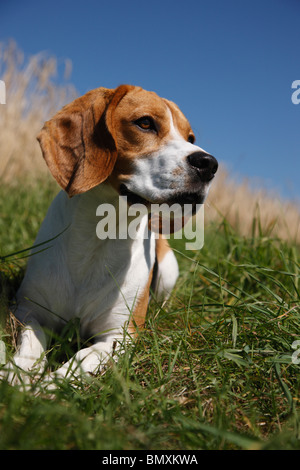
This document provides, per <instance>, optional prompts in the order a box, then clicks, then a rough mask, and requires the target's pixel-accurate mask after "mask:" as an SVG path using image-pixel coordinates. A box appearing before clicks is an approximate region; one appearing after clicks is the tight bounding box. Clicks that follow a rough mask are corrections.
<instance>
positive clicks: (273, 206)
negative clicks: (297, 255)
mask: <svg viewBox="0 0 300 470" xmlns="http://www.w3.org/2000/svg"><path fill="white" fill-rule="evenodd" d="M205 216H206V220H216V221H222V220H223V219H226V220H227V222H229V223H230V224H231V225H232V226H233V227H234V228H235V229H237V230H238V232H239V233H241V234H242V235H250V236H251V235H252V234H253V235H264V236H273V237H278V238H280V239H282V240H288V241H291V242H294V243H297V244H299V243H300V210H299V205H297V203H295V202H292V201H285V200H283V199H281V198H280V197H279V196H278V194H276V193H274V194H273V193H271V192H270V191H269V192H267V191H266V190H264V189H263V188H262V189H260V190H254V189H252V188H251V186H250V184H249V182H248V181H241V182H240V183H239V184H238V183H237V182H236V181H234V180H233V179H231V178H230V177H229V176H228V174H227V172H226V170H225V169H224V168H222V167H221V169H220V172H219V173H218V175H217V177H216V181H215V182H214V184H213V186H212V188H211V191H210V194H209V197H208V200H207V209H206V211H205Z"/></svg>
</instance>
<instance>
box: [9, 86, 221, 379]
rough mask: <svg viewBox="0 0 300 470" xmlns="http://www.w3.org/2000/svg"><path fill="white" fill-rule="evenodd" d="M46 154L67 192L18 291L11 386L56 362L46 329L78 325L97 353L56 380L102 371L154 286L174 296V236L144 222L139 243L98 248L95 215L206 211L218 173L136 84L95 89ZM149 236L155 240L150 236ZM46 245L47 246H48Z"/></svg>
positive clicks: (69, 110) (189, 134)
mask: <svg viewBox="0 0 300 470" xmlns="http://www.w3.org/2000/svg"><path fill="white" fill-rule="evenodd" d="M38 141H39V143H40V146H41V150H42V154H43V157H44V159H45V161H46V164H47V165H48V167H49V170H50V172H51V173H52V175H53V177H54V178H55V179H56V181H57V182H58V184H59V185H60V186H61V188H62V190H61V191H60V192H59V193H58V195H57V196H56V198H55V199H54V201H53V202H52V204H51V206H50V208H49V210H48V212H47V215H46V217H45V219H44V221H43V223H42V225H41V228H40V231H39V233H38V235H37V238H36V242H35V245H36V246H40V244H43V243H45V246H44V245H42V247H41V249H40V252H39V253H37V254H33V255H32V256H31V257H30V258H29V262H28V265H27V269H26V273H25V276H24V279H23V281H22V284H21V286H20V288H19V290H18V293H17V299H16V300H17V303H16V305H17V307H16V311H15V316H16V318H17V319H18V320H19V321H20V322H21V323H22V325H24V328H23V330H22V332H21V334H20V337H19V342H18V347H17V351H16V353H15V355H14V358H13V367H8V368H7V370H8V376H9V380H10V381H11V382H13V381H14V380H15V378H16V375H17V374H16V373H15V371H16V368H17V369H18V370H19V371H21V372H25V373H26V372H30V371H34V370H36V371H37V370H38V368H41V367H42V366H44V365H45V364H46V363H45V361H46V359H45V357H44V356H45V351H46V350H47V335H46V333H45V330H48V331H49V330H50V331H55V332H60V331H61V330H62V328H63V327H64V326H65V324H66V323H67V322H68V321H70V320H71V319H73V318H74V317H77V318H79V319H80V335H81V337H82V338H92V339H93V344H92V345H90V346H88V347H85V348H82V349H80V350H79V351H78V352H77V353H76V354H75V355H74V357H73V358H71V360H69V361H67V362H66V363H65V364H63V365H61V367H59V368H58V369H57V371H56V372H55V376H56V377H69V376H70V377H71V376H74V375H75V376H76V375H78V374H83V375H84V374H95V373H97V372H99V371H100V370H101V367H102V366H103V364H105V363H106V362H107V360H108V358H109V357H110V356H111V355H112V353H113V351H114V348H115V346H116V344H118V343H121V339H122V337H123V334H124V328H125V330H126V331H127V332H128V334H129V335H130V336H133V335H134V334H135V333H136V331H137V330H138V329H139V328H142V326H143V324H144V321H145V316H146V312H147V307H148V302H149V292H150V289H152V290H153V291H154V292H155V295H156V297H157V298H158V299H160V300H164V299H166V298H168V296H169V295H170V293H171V291H172V289H173V287H174V285H175V283H176V280H177V277H178V273H179V270H178V265H177V261H176V257H175V255H174V253H173V251H172V250H171V248H170V246H169V244H168V242H167V240H166V238H164V237H163V236H162V235H159V236H158V237H157V236H155V233H153V232H151V231H150V232H149V218H148V217H147V215H145V216H144V217H143V218H142V219H141V222H140V224H139V225H138V227H137V231H136V234H135V236H134V237H133V238H132V237H131V238H129V237H127V238H125V237H122V238H120V237H116V238H113V239H109V238H106V239H102V240H100V239H99V238H98V237H97V235H96V230H95V227H96V221H97V218H96V211H97V207H98V206H99V205H101V204H109V205H111V206H112V207H115V208H116V210H118V209H117V202H118V199H119V197H120V196H122V197H124V196H126V198H127V199H126V200H127V207H128V208H129V207H130V206H132V205H133V204H135V203H139V204H144V205H145V206H146V207H148V206H149V204H152V203H167V204H172V203H174V202H179V203H180V204H184V203H191V204H194V205H195V204H196V203H197V204H198V203H199V204H202V203H203V202H204V200H205V198H206V196H207V193H208V189H209V186H210V183H211V181H212V179H213V178H214V176H215V173H216V171H217V168H218V162H217V160H216V159H215V158H214V157H213V156H212V155H210V154H208V153H207V152H205V151H204V150H203V149H202V148H200V147H198V146H197V145H196V144H195V136H194V133H193V131H192V129H191V126H190V124H189V122H188V120H187V119H186V117H185V116H184V115H183V113H182V112H181V111H180V109H179V108H178V107H177V105H176V104H174V103H173V102H171V101H169V100H167V99H164V98H160V97H159V96H158V95H157V94H156V93H154V92H150V91H146V90H144V89H142V88H140V87H136V86H132V85H120V86H119V87H117V88H116V89H107V88H97V89H95V90H92V91H89V92H88V93H86V94H85V95H84V96H82V97H80V98H78V99H76V100H75V101H73V102H72V103H70V104H68V105H66V106H65V107H63V108H62V109H61V110H60V111H59V112H58V113H57V114H56V115H55V116H54V117H53V118H52V119H51V120H49V121H47V122H46V123H45V125H44V127H43V128H42V130H41V132H40V134H39V135H38ZM146 235H147V236H146ZM45 248H46V249H45Z"/></svg>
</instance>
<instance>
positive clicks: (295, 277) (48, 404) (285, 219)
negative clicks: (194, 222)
mask: <svg viewBox="0 0 300 470" xmlns="http://www.w3.org/2000/svg"><path fill="white" fill-rule="evenodd" d="M9 47H10V49H11V51H10V53H8V50H9V48H6V49H5V48H4V49H3V50H2V61H3V63H4V65H5V64H6V67H4V69H5V70H6V74H7V73H8V72H7V70H8V69H9V70H10V73H11V76H10V78H9V77H8V75H4V77H5V81H6V83H8V84H9V83H14V87H15V90H19V92H20V93H21V96H23V98H24V97H28V94H30V92H31V93H32V94H31V95H30V97H31V98H30V100H29V101H30V106H29V105H28V102H27V105H26V100H25V105H24V106H25V108H24V109H23V110H22V111H20V113H19V114H18V113H17V110H18V100H15V101H14V102H13V104H11V105H9V103H12V100H13V97H14V96H15V95H16V91H13V89H11V90H10V89H9V87H8V96H7V105H5V106H6V107H5V110H4V111H3V113H2V110H3V107H1V108H0V112H1V113H2V114H1V115H0V119H1V121H2V122H1V126H3V122H5V123H6V127H5V126H4V129H5V131H4V132H2V133H1V135H0V142H1V146H0V148H1V159H0V162H1V167H0V176H1V186H0V237H1V238H0V239H1V249H0V256H1V258H0V283H1V284H0V287H1V297H0V316H1V334H2V341H3V342H4V343H5V345H6V357H7V358H9V357H10V356H11V354H12V353H13V351H14V347H15V340H16V332H17V329H18V325H17V324H16V322H15V321H14V318H13V317H12V316H11V315H10V314H9V305H10V302H11V301H12V300H13V295H14V293H15V292H16V289H17V287H18V285H19V283H20V281H21V279H22V275H23V273H24V269H25V266H26V259H27V258H26V257H27V256H28V251H21V250H25V249H27V248H29V247H30V246H32V244H33V243H34V239H35V235H36V233H37V230H38V227H39V225H40V223H41V221H42V220H43V217H44V215H45V213H46V210H47V208H48V206H49V204H50V202H51V200H52V199H53V196H54V195H55V194H56V193H57V191H58V187H57V185H56V183H54V182H53V181H52V179H51V178H50V177H49V176H48V173H47V172H46V170H45V168H44V167H43V161H42V158H41V155H40V153H39V149H38V147H37V146H36V143H35V135H36V133H37V132H38V129H39V127H40V125H41V121H42V120H43V119H44V118H45V116H44V115H42V114H43V113H42V114H41V113H40V111H39V110H40V109H41V108H40V106H41V105H42V104H41V103H43V102H45V99H46V98H47V100H46V101H47V103H48V105H47V106H48V108H47V110H46V113H51V112H52V111H53V110H54V109H57V108H58V107H60V106H61V104H62V102H64V101H65V100H67V99H69V97H70V94H69V90H71V91H72V93H73V89H72V87H69V85H68V86H67V85H66V87H67V88H62V89H59V90H60V92H61V94H60V95H59V93H58V94H55V100H54V98H53V100H52V101H51V96H54V95H53V89H55V90H56V89H57V86H56V85H55V84H54V85H53V81H52V72H53V69H54V68H55V61H54V59H49V60H50V62H51V60H52V62H51V64H52V68H51V67H50V66H49V63H50V62H49V60H48V61H47V60H45V59H44V58H36V60H35V62H34V61H32V62H34V66H33V65H32V70H34V71H35V72H34V74H32V75H30V73H29V72H28V69H30V67H29V65H30V64H23V62H22V60H21V58H20V53H19V52H18V50H17V49H16V47H15V46H14V45H10V46H9ZM5 54H6V56H5ZM18 54H19V55H18ZM17 58H18V60H17ZM0 60H1V58H0ZM8 65H9V66H10V68H9V67H8ZM34 67H35V68H34ZM49 67H50V68H49ZM24 70H27V73H26V74H25V73H24ZM49 70H50V72H51V70H52V72H51V73H50V72H49ZM0 71H1V68H0ZM24 77H26V79H27V80H28V81H27V85H24ZM0 78H1V77H0ZM42 79H43V80H42ZM22 80H23V81H22ZM38 83H39V84H40V85H39V86H41V88H36V87H37V86H38ZM22 84H23V85H24V86H23V85H22ZM21 85H22V86H23V88H22V86H21ZM51 87H52V88H51ZM51 90H52V91H51ZM72 93H71V94H72ZM10 97H11V99H10ZM33 98H34V99H33ZM39 100H41V101H39ZM23 103H24V100H23ZM49 103H50V104H49ZM26 106H27V107H26ZM43 109H45V108H43ZM12 116H14V118H13V117H12ZM18 124H19V126H20V127H19V128H20V132H19V135H20V139H21V138H22V142H21V141H20V142H15V141H14V139H13V138H11V137H10V138H9V136H13V135H15V134H14V129H15V128H17V127H18ZM21 126H22V127H21ZM2 128H3V127H2ZM6 132H7V134H6V136H7V138H5V133H6ZM17 135H18V134H17ZM31 157H32V158H31ZM205 220H206V222H205V244H204V247H203V248H202V250H200V251H198V252H192V251H185V250H184V243H183V241H181V240H174V241H172V245H173V247H174V251H175V253H176V256H177V259H178V262H179V265H180V272H181V275H180V278H179V281H178V283H177V286H176V288H175V290H174V292H173V295H172V297H171V299H170V300H169V302H168V303H167V304H165V305H158V304H156V303H155V301H154V300H152V302H151V304H150V306H149V312H148V316H147V322H146V325H145V329H144V330H143V331H141V332H140V333H139V336H138V338H137V340H136V341H135V342H134V343H133V344H132V345H130V346H129V347H128V349H127V350H126V353H125V354H124V355H121V356H120V357H119V358H118V361H115V362H112V363H111V364H110V366H109V367H108V368H107V370H106V371H105V373H103V374H102V375H100V376H97V377H90V378H88V379H86V381H83V382H79V383H74V382H67V381H65V382H60V383H59V384H58V389H57V390H56V391H55V393H54V394H53V392H52V393H51V395H50V393H48V392H46V391H43V390H41V387H40V384H39V383H33V384H32V386H31V387H29V388H28V389H26V390H24V389H23V388H22V387H20V388H19V389H18V388H17V387H15V388H14V387H11V386H10V385H8V384H7V383H6V382H5V381H2V382H0V449H64V450H72V449H81V450H83V449H101V450H129V449H140V450H144V449H147V450H156V449H164V450H179V449H181V450H198V449H201V450H225V449H242V450H246V449H247V450H248V449H272V450H273V449H300V428H299V425H300V422H299V399H300V396H299V385H300V378H299V365H298V364H297V362H298V361H297V358H298V356H297V351H296V350H294V349H293V346H292V345H293V343H294V341H296V340H300V303H299V301H300V295H299V292H300V282H299V275H300V254H299V242H300V234H299V210H298V207H297V206H296V205H295V204H293V203H290V202H286V201H281V200H280V198H278V197H274V196H273V195H268V194H264V193H263V192H262V191H257V192H256V191H254V190H252V189H251V188H250V186H249V185H247V184H245V183H243V182H241V183H240V184H237V183H236V182H234V181H231V180H230V179H229V177H228V176H227V175H226V172H225V170H224V171H223V172H221V175H220V176H219V177H218V179H217V181H216V184H215V188H214V190H213V191H212V193H211V195H210V198H209V200H208V202H207V205H206V208H205ZM37 256H38V255H37ZM77 347H78V325H77V324H76V322H73V323H72V322H71V323H70V324H68V325H67V327H66V330H65V332H64V335H63V336H62V337H57V338H56V341H54V342H53V344H52V346H51V349H50V350H49V353H48V357H49V364H50V365H55V364H56V363H57V361H61V360H63V359H64V358H67V357H68V356H69V355H70V354H72V352H74V350H76V348H77ZM293 354H294V356H293ZM293 358H294V360H293ZM295 359H296V360H295Z"/></svg>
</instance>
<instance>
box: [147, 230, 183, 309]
mask: <svg viewBox="0 0 300 470" xmlns="http://www.w3.org/2000/svg"><path fill="white" fill-rule="evenodd" d="M178 275H179V269H178V263H177V259H176V257H175V255H174V253H173V250H172V249H171V247H170V246H169V243H168V241H167V240H166V239H165V238H163V237H160V238H159V239H158V240H156V269H155V273H154V276H153V281H152V285H151V288H152V290H153V292H154V295H155V298H156V300H158V301H159V302H162V301H164V300H167V299H168V298H169V296H170V294H171V292H172V290H173V288H174V286H175V284H176V281H177V278H178Z"/></svg>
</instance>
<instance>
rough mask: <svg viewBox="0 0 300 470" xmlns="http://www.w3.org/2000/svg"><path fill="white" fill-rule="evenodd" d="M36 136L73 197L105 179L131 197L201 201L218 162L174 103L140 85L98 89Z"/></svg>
mask: <svg viewBox="0 0 300 470" xmlns="http://www.w3.org/2000/svg"><path fill="white" fill-rule="evenodd" d="M38 140H39V142H40V145H41V148H42V151H43V155H44V158H45V160H46V162H47V165H48V166H49V169H50V171H51V172H52V174H53V176H54V178H55V179H56V180H57V181H58V183H59V184H60V186H61V187H62V188H63V189H64V190H65V191H66V192H67V193H68V194H69V195H70V196H73V195H75V194H80V193H83V192H85V191H88V190H89V189H91V188H93V187H95V186H97V185H99V184H100V183H103V182H104V181H106V182H108V183H110V184H112V186H113V187H114V188H115V189H116V190H117V191H118V192H119V193H120V194H122V195H126V196H127V198H128V202H129V203H134V202H144V203H146V204H147V203H162V202H166V203H170V204H172V203H175V202H179V203H180V204H185V203H189V204H191V203H192V204H197V203H202V202H203V201H204V199H205V197H206V195H207V192H208V188H209V185H210V182H211V180H212V179H213V177H214V175H215V173H216V171H217V168H218V163H217V160H216V159H215V158H214V157H213V156H211V155H209V154H208V153H206V152H205V151H204V150H203V149H201V148H200V147H198V146H197V145H195V143H194V142H195V136H194V134H193V131H192V129H191V126H190V124H189V122H188V121H187V119H186V118H185V116H184V115H183V114H182V112H181V111H180V110H179V108H178V107H177V106H176V105H175V104H174V103H173V102H171V101H168V100H166V99H163V98H160V97H159V96H157V95H156V94H155V93H153V92H149V91H145V90H143V89H142V88H139V87H134V86H129V85H121V86H119V87H118V88H116V89H115V90H109V89H106V88H98V89H96V90H92V91H90V92H89V93H87V94H86V95H84V96H82V97H81V98H78V99H76V100H75V101H73V102H72V103H70V104H68V105H67V106H65V107H64V108H63V109H62V110H61V111H59V112H58V113H57V114H56V115H55V116H54V117H53V118H52V119H51V120H50V121H47V122H46V123H45V125H44V127H43V129H42V130H41V132H40V134H39V136H38Z"/></svg>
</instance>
